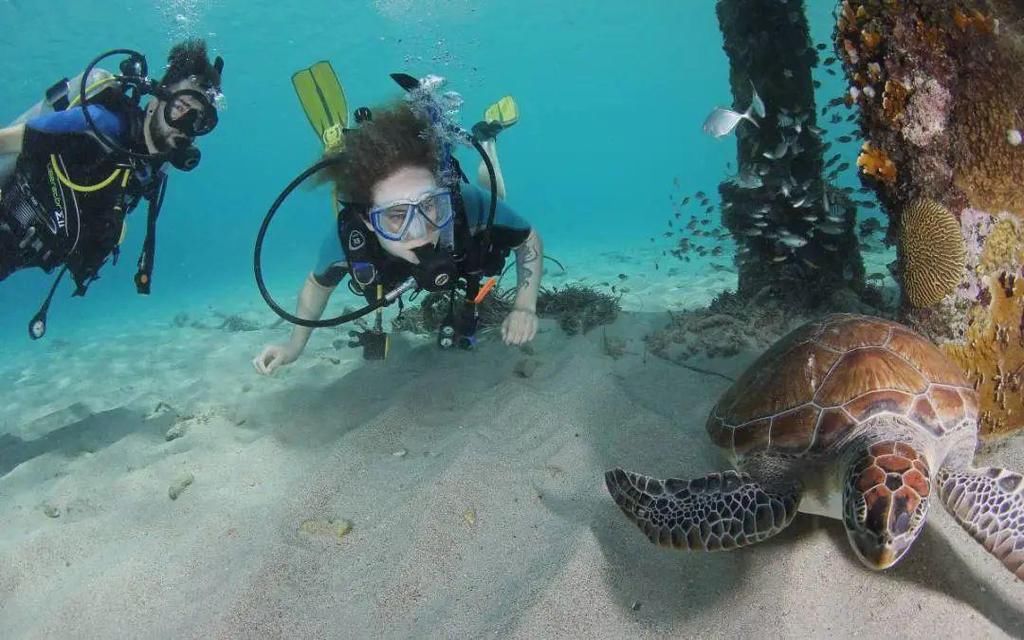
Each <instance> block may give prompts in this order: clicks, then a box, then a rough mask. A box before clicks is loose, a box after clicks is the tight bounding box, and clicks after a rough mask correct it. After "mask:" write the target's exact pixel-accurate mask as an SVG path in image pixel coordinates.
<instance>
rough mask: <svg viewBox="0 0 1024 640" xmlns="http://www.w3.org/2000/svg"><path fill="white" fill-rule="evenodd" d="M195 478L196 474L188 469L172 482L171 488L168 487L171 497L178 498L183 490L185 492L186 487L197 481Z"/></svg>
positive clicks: (168, 493)
mask: <svg viewBox="0 0 1024 640" xmlns="http://www.w3.org/2000/svg"><path fill="white" fill-rule="evenodd" d="M195 479H196V478H195V476H193V475H192V474H191V473H189V472H187V471H186V472H185V473H183V474H181V475H180V476H178V478H177V479H176V480H175V481H174V482H173V483H171V486H170V488H169V489H167V495H169V496H170V497H171V500H177V499H178V496H180V495H181V494H182V492H184V491H185V489H187V488H188V486H189V485H190V484H192V483H193V482H194V481H195Z"/></svg>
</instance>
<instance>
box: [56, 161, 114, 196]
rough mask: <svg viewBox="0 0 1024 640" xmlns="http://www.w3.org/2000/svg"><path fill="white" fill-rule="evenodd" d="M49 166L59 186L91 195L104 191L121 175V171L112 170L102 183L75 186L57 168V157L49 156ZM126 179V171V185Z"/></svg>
mask: <svg viewBox="0 0 1024 640" xmlns="http://www.w3.org/2000/svg"><path fill="white" fill-rule="evenodd" d="M50 166H51V167H52V168H53V173H54V174H55V175H56V176H57V179H58V180H60V182H61V184H63V185H64V186H65V187H67V188H69V189H73V190H74V191H77V192H79V193H93V192H95V191H99V190H100V189H104V188H106V187H108V186H109V185H110V183H111V182H113V181H114V180H117V176H119V175H120V174H121V170H120V169H114V172H113V173H111V174H110V175H109V176H107V178H106V179H105V180H103V181H102V182H98V183H96V184H92V185H81V184H75V183H74V182H71V179H70V178H68V177H67V176H66V175H64V172H63V171H61V170H60V167H59V166H57V156H56V155H51V156H50ZM127 178H128V172H127V171H126V172H125V180H126V182H125V184H127Z"/></svg>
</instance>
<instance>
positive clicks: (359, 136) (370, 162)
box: [320, 102, 439, 205]
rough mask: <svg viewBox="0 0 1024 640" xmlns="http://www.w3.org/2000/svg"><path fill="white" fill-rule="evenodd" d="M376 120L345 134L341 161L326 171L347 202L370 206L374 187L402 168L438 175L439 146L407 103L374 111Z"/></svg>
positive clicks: (327, 178)
mask: <svg viewBox="0 0 1024 640" xmlns="http://www.w3.org/2000/svg"><path fill="white" fill-rule="evenodd" d="M372 113H373V119H372V120H369V121H367V122H363V123H362V124H360V125H359V127H358V128H357V129H355V130H353V131H350V132H347V133H346V134H345V150H344V151H343V152H342V153H341V156H340V162H338V163H335V164H333V165H331V166H329V167H327V168H326V169H324V171H323V174H322V175H321V177H320V181H321V182H326V181H331V182H333V183H334V185H335V186H336V187H337V189H338V192H339V193H340V194H342V195H343V196H344V198H343V199H344V200H346V201H348V202H355V203H360V204H365V205H369V204H370V203H372V202H373V188H374V186H375V185H376V184H377V183H378V182H380V181H381V180H384V179H385V178H387V177H388V176H390V175H391V174H393V173H395V172H396V171H398V170H399V169H403V168H407V167H422V168H424V169H427V170H429V171H430V172H431V173H433V174H434V175H435V177H436V176H437V175H438V173H437V172H438V164H439V163H438V153H439V152H438V146H437V143H436V142H435V140H434V137H433V136H431V135H429V127H430V125H429V123H428V122H427V121H426V120H424V119H423V118H421V117H420V116H418V115H417V114H416V113H415V112H414V111H413V110H412V109H410V108H409V105H408V104H406V103H404V102H399V103H393V104H390V105H387V106H384V107H379V108H376V109H374V110H373V112H372Z"/></svg>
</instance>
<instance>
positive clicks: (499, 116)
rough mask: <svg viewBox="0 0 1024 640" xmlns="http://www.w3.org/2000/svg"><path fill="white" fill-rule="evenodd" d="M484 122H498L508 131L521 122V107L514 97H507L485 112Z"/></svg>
mask: <svg viewBox="0 0 1024 640" xmlns="http://www.w3.org/2000/svg"><path fill="white" fill-rule="evenodd" d="M484 122H486V123H488V124H490V123H492V122H497V123H498V124H499V125H501V128H502V129H508V128H509V127H511V126H512V125H514V124H515V123H517V122H519V106H518V105H517V104H516V101H515V99H514V98H513V97H512V96H505V97H504V98H502V99H501V100H498V101H497V102H495V103H494V104H492V105H491V106H489V107H487V111H484Z"/></svg>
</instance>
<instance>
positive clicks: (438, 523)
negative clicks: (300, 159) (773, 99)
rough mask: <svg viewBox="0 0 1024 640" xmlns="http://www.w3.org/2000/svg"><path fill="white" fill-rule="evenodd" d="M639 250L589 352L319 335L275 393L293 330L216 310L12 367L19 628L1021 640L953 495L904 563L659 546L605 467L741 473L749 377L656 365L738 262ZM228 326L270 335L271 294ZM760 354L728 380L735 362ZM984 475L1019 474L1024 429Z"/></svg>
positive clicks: (51, 349)
mask: <svg viewBox="0 0 1024 640" xmlns="http://www.w3.org/2000/svg"><path fill="white" fill-rule="evenodd" d="M570 257H571V256H570ZM627 257H628V256H627ZM627 257H622V256H620V257H619V258H616V257H615V256H609V257H607V259H602V261H601V262H600V264H595V265H592V267H593V268H592V269H591V270H590V271H588V273H590V274H591V275H588V276H587V278H586V279H585V280H584V281H585V282H589V283H592V284H596V283H600V282H602V281H608V280H609V279H611V278H617V277H618V273H621V272H626V273H627V279H626V280H620V281H619V286H626V287H627V288H629V289H630V291H629V292H628V293H629V294H632V295H627V296H626V297H625V298H624V299H623V303H624V306H625V307H626V309H627V310H626V311H625V312H624V313H623V314H621V315H620V317H619V319H618V320H617V321H616V323H615V324H614V325H611V326H608V327H604V328H598V329H594V330H593V331H591V332H590V333H588V334H586V335H582V336H572V337H570V336H567V335H565V334H564V333H563V332H562V330H561V329H560V328H559V327H558V326H557V325H556V324H555V323H554V322H553V321H550V320H545V321H543V322H542V324H541V331H540V333H539V335H538V337H537V339H536V341H535V343H534V344H533V345H532V347H531V348H530V349H529V350H526V351H524V350H520V349H515V348H510V347H506V346H504V345H502V344H501V343H500V341H498V340H497V339H495V337H494V336H493V335H492V336H490V337H489V338H485V340H484V341H483V343H482V344H481V346H480V348H479V349H478V350H477V351H475V352H472V353H466V352H441V351H438V350H437V349H436V348H435V347H434V346H433V342H432V340H430V339H427V338H420V337H414V336H408V335H405V336H396V338H395V345H394V347H393V350H392V353H391V356H390V357H389V359H388V360H387V361H386V362H383V363H364V362H363V361H362V360H361V358H360V355H359V352H358V351H357V350H352V349H348V348H346V347H340V348H339V347H337V346H336V345H335V343H336V342H337V341H339V340H342V341H344V340H347V336H346V335H345V333H344V332H341V331H336V330H322V331H320V332H318V333H317V334H315V335H314V337H313V340H312V341H311V343H310V346H309V348H308V349H307V351H306V353H305V354H304V356H303V357H302V358H301V359H300V360H299V361H298V362H296V363H295V364H294V365H292V366H290V367H288V368H286V369H283V370H281V371H279V372H278V373H277V374H276V375H275V376H273V377H270V378H265V377H261V376H258V375H257V374H256V373H255V372H254V371H253V369H252V367H251V365H250V364H249V361H250V359H251V358H252V357H253V356H254V355H255V354H256V353H258V352H259V350H260V349H261V348H262V346H263V345H264V344H266V343H268V342H272V341H280V340H284V339H285V338H286V336H287V331H288V330H287V328H286V327H276V328H262V329H259V330H254V331H235V332H229V331H225V330H222V329H217V328H214V327H216V326H217V321H216V318H215V317H211V316H208V315H204V314H203V313H202V312H195V313H193V314H192V316H191V317H192V319H193V320H200V324H201V325H204V326H205V328H203V327H197V326H191V324H190V322H191V321H190V322H179V324H181V325H183V326H175V325H174V324H173V323H172V322H171V321H170V320H171V319H170V318H168V321H167V322H166V323H156V324H151V325H147V326H141V327H138V328H135V329H132V330H131V331H130V332H128V333H124V334H120V335H111V336H106V337H103V338H100V337H96V338H95V339H94V340H91V341H86V342H75V343H73V344H71V343H67V342H64V341H61V340H59V339H49V338H48V340H51V341H50V342H49V343H48V344H46V345H40V346H39V349H36V350H35V351H34V352H29V353H33V354H34V355H33V357H31V358H29V357H28V356H27V355H25V354H21V355H18V356H17V357H13V358H11V359H8V360H7V361H5V362H4V363H3V364H2V365H0V367H2V368H0V377H2V379H3V380H5V382H6V384H5V385H3V387H4V388H3V389H2V390H0V406H3V407H4V409H3V414H2V417H0V434H2V435H0V629H2V630H3V631H2V632H0V635H2V637H4V638H72V637H73V638H143V637H145V638H378V637H387V638H477V637H502V638H583V637H585V638H719V637H722V638H747V637H758V638H766V637H767V638H775V637H779V638H783V637H830V638H831V637H835V638H847V637H873V638H881V637H893V636H899V637H901V638H999V637H1021V636H1024V585H1022V584H1020V582H1019V581H1017V580H1015V579H1014V578H1013V576H1012V575H1011V574H1010V573H1009V572H1007V571H1006V570H1005V569H1004V568H1003V567H1002V565H1001V564H1000V563H999V562H998V561H996V560H995V559H994V558H992V557H990V556H989V555H988V554H987V553H986V552H985V551H984V549H982V548H981V547H980V546H979V545H977V544H976V543H975V542H973V541H972V540H971V539H970V538H969V536H968V535H967V534H966V533H965V532H963V531H961V530H960V529H959V527H957V526H956V524H955V523H953V521H952V520H951V518H949V517H948V516H947V514H946V513H945V512H944V510H943V509H942V508H941V507H939V506H938V505H935V506H934V508H933V509H932V511H931V515H930V520H929V525H928V527H927V529H926V531H925V532H924V534H923V535H922V537H921V538H920V539H919V540H918V542H917V543H916V544H915V546H914V548H913V549H912V550H911V551H910V553H909V554H908V556H907V557H906V558H905V559H904V560H903V561H902V562H901V564H900V565H898V566H897V567H896V568H894V569H892V570H889V571H886V572H884V573H874V572H871V571H868V570H866V569H864V568H862V567H861V565H860V563H859V562H858V561H857V559H856V558H855V557H854V555H853V552H852V551H851V550H850V548H849V545H848V543H847V542H846V539H845V534H844V532H843V528H842V525H841V523H839V522H838V521H833V520H826V519H821V518H818V517H815V516H806V515H801V516H799V517H798V518H797V520H796V521H795V523H794V525H793V526H791V527H790V528H789V529H788V530H786V531H785V532H783V534H781V535H779V536H778V537H777V538H775V539H773V540H771V541H769V542H766V543H763V544H761V545H758V546H755V547H751V548H749V549H745V550H741V551H736V552H730V553H716V554H697V553H680V552H676V551H671V550H666V549H661V548H658V547H655V546H654V545H652V544H650V543H649V542H648V541H647V540H646V538H645V537H644V536H643V535H642V534H641V532H640V531H638V530H637V529H636V528H635V526H634V525H633V524H632V523H630V522H629V521H628V520H626V518H625V517H624V516H623V515H622V514H621V513H620V512H619V510H618V509H617V508H616V506H615V505H614V504H613V503H612V501H611V499H610V498H609V496H608V495H607V493H606V491H605V489H604V485H603V473H604V471H605V470H606V469H609V468H612V467H615V466H622V467H625V468H627V469H631V470H635V471H642V472H645V473H650V474H651V475H655V476H661V477H667V476H680V477H688V476H693V475H702V474H704V473H706V472H708V471H713V470H717V469H722V468H724V467H723V464H724V463H723V461H722V459H721V457H720V456H719V454H718V452H717V451H716V450H715V449H714V447H713V446H712V445H711V444H710V442H709V441H708V439H707V437H706V436H705V432H704V421H705V418H706V416H707V413H708V411H709V410H710V409H711V407H712V405H713V404H714V402H715V401H716V399H717V398H718V396H719V395H720V394H721V393H722V392H723V391H724V390H725V389H726V387H727V385H728V384H729V383H728V381H727V380H725V379H723V378H720V377H716V376H707V375H702V374H699V373H696V372H693V371H690V370H687V369H684V368H682V367H679V366H677V365H674V364H672V363H669V362H666V361H663V360H660V359H659V358H656V357H654V356H652V355H650V354H649V353H647V352H646V350H645V349H644V343H643V336H644V335H645V334H647V333H649V332H650V331H652V330H655V329H658V328H660V327H661V326H663V325H664V323H665V322H666V321H667V319H668V318H667V314H665V313H664V309H665V308H672V309H680V308H685V307H687V306H694V305H698V304H705V303H706V302H707V301H709V300H710V298H711V296H712V295H713V294H714V293H715V292H717V291H720V290H721V289H722V288H724V287H728V286H733V284H734V279H735V275H734V274H731V273H728V272H715V273H714V274H712V275H705V276H702V277H698V276H694V277H692V278H687V280H686V282H685V284H684V285H681V286H680V285H674V284H672V282H677V281H678V280H679V277H678V276H679V274H678V273H677V274H675V275H674V276H671V277H670V276H668V275H667V271H668V270H667V269H665V273H666V275H664V276H660V278H661V279H659V276H651V274H650V272H646V273H647V275H646V276H641V275H637V273H638V272H639V271H642V269H639V268H636V267H635V266H633V267H631V269H632V271H627V270H626V269H625V268H623V266H622V265H623V264H628V263H629V261H628V260H627V259H626V258H627ZM633 260H634V261H635V262H636V263H641V262H643V260H644V258H642V257H634V258H633ZM566 262H567V264H571V261H570V260H566ZM662 269H664V266H663V267H662ZM662 269H659V271H658V272H657V273H658V274H660V273H662ZM577 279H581V278H579V276H578V275H577V274H575V273H569V274H566V275H565V276H560V277H557V276H554V275H553V276H552V278H551V282H550V283H549V284H554V285H556V286H557V285H559V284H562V283H566V282H570V281H574V280H577ZM730 279H731V281H730ZM634 297H635V299H636V300H638V301H639V304H637V305H635V306H634V305H632V304H631V303H630V302H629V299H630V298H634ZM641 309H642V310H641ZM221 311H230V312H231V313H238V314H240V315H241V316H242V317H252V318H255V319H256V320H257V321H258V323H262V324H261V326H264V327H267V326H269V320H268V317H267V312H266V311H265V310H262V309H260V308H259V307H257V306H256V305H255V303H251V304H250V303H249V302H246V303H245V304H242V305H239V306H237V307H233V308H230V309H228V308H225V309H221ZM607 337H612V338H619V339H622V340H624V341H625V345H626V351H625V353H624V354H623V355H621V356H620V357H617V358H614V357H611V356H609V355H608V354H607V353H606V350H605V348H604V345H605V341H606V338H607ZM757 355H758V354H755V353H745V354H742V355H741V356H739V357H735V358H732V359H730V360H728V361H720V362H717V363H716V362H712V363H711V365H710V366H714V367H716V368H717V370H718V371H719V372H720V373H722V374H725V375H727V376H735V375H737V374H738V373H739V372H740V371H741V370H742V367H743V366H745V364H747V363H748V362H750V361H751V360H752V359H753V358H754V357H756V356H757ZM705 364H706V365H707V363H705ZM169 436H170V437H171V439H168V438H169ZM985 461H987V462H992V463H998V464H1003V465H1006V466H1009V467H1012V468H1016V469H1018V470H1024V441H1021V440H1019V439H1016V440H1010V441H1008V442H1006V443H1005V444H1004V445H1003V446H1002V447H1000V448H998V449H997V450H996V451H994V452H993V453H990V454H987V457H986V459H985ZM177 492H180V493H177ZM169 493H176V495H177V497H176V499H172V498H171V497H170V495H169Z"/></svg>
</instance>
